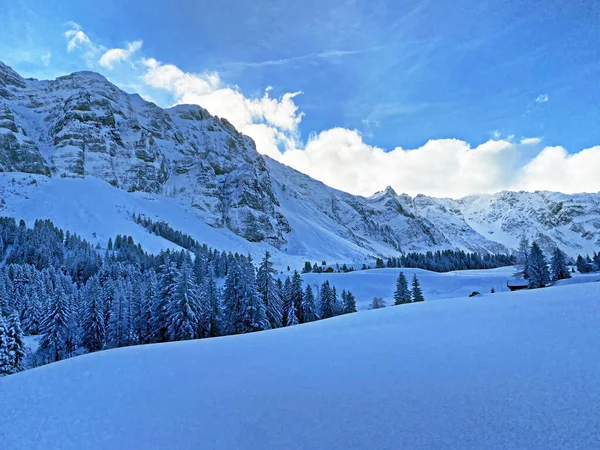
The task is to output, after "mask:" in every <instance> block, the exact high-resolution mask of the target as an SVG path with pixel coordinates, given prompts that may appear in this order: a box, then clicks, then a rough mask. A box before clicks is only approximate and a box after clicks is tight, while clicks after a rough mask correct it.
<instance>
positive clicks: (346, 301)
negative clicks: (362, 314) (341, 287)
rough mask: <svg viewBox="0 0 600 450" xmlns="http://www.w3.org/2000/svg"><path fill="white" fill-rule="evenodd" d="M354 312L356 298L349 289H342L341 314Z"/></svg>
mask: <svg viewBox="0 0 600 450" xmlns="http://www.w3.org/2000/svg"><path fill="white" fill-rule="evenodd" d="M355 312H356V299H355V298H354V295H353V294H352V292H350V291H342V314H350V313H355Z"/></svg>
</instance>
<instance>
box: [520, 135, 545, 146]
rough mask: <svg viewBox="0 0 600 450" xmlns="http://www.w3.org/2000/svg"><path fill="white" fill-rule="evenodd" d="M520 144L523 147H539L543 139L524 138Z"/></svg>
mask: <svg viewBox="0 0 600 450" xmlns="http://www.w3.org/2000/svg"><path fill="white" fill-rule="evenodd" d="M520 142H521V144H522V145H537V144H539V143H540V142H542V138H541V137H530V138H523V139H521V141H520Z"/></svg>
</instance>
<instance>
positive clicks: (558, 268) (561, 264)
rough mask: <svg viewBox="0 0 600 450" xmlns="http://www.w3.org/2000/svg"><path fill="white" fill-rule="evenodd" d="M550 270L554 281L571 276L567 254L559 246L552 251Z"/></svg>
mask: <svg viewBox="0 0 600 450" xmlns="http://www.w3.org/2000/svg"><path fill="white" fill-rule="evenodd" d="M550 271H551V273H552V281H558V280H564V279H567V278H571V274H570V273H569V268H568V267H567V261H566V257H565V254H564V253H563V252H562V251H561V250H560V249H559V248H558V247H556V248H555V249H554V251H553V252H552V259H551V260H550Z"/></svg>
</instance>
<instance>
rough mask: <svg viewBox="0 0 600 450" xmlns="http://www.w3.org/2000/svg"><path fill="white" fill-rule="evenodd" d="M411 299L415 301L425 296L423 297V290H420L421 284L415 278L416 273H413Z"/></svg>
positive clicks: (421, 299) (423, 298)
mask: <svg viewBox="0 0 600 450" xmlns="http://www.w3.org/2000/svg"><path fill="white" fill-rule="evenodd" d="M412 301H413V302H415V303H416V302H422V301H425V297H423V291H422V290H421V285H420V284H419V279H418V278H417V274H414V275H413V281H412Z"/></svg>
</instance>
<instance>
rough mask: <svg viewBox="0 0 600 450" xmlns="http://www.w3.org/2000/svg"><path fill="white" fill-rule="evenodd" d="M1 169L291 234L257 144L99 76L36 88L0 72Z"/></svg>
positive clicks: (278, 235)
mask: <svg viewBox="0 0 600 450" xmlns="http://www.w3.org/2000/svg"><path fill="white" fill-rule="evenodd" d="M0 170H2V171H18V172H27V173H36V174H44V175H52V176H58V177H83V176H95V177H98V178H101V179H103V180H106V181H108V182H109V183H111V184H112V185H114V186H116V187H119V188H121V189H124V190H127V191H146V192H153V193H161V194H164V195H168V196H171V197H173V198H174V199H176V200H177V201H180V202H183V203H185V204H186V205H189V206H191V207H192V208H194V209H196V210H197V211H198V214H199V215H200V216H201V217H202V218H203V219H204V220H206V221H207V222H208V223H210V224H211V225H213V226H216V227H227V228H229V229H231V230H232V231H234V232H235V233H237V234H240V235H242V236H244V237H246V238H247V239H249V240H254V241H263V240H265V241H268V242H270V243H272V244H273V245H275V246H281V245H284V244H285V242H286V238H285V235H286V233H287V232H288V231H289V227H288V224H287V222H286V220H285V217H284V216H283V215H282V214H281V213H280V212H279V211H278V202H277V199H276V198H275V196H274V195H273V191H272V187H271V180H270V177H269V173H268V172H267V170H266V167H265V163H264V160H263V159H262V157H261V156H260V155H259V154H258V153H257V152H256V149H255V147H254V142H253V141H252V140H251V139H250V138H248V137H246V136H243V135H241V134H240V133H238V132H237V131H236V130H235V129H234V128H233V126H232V125H231V124H229V123H228V122H227V121H226V120H224V119H219V118H216V117H213V116H211V115H210V114H209V113H208V112H207V111H206V110H204V109H202V108H200V107H199V106H189V105H186V106H178V107H175V108H171V109H167V110H163V109H161V108H159V107H158V106H156V105H154V104H153V103H149V102H146V101H144V100H143V99H142V98H141V97H139V96H138V95H135V94H134V95H130V94H127V93H125V92H123V91H122V90H120V89H118V88H117V87H116V86H114V85H112V84H111V83H109V82H108V81H107V80H106V79H105V78H104V77H102V76H101V75H99V74H96V73H93V72H78V73H74V74H72V75H69V76H65V77H60V78H58V79H56V80H53V81H38V80H26V79H23V78H21V77H20V76H19V75H18V74H16V73H15V72H14V71H13V70H12V69H10V68H8V67H7V66H5V65H1V66H0Z"/></svg>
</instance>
